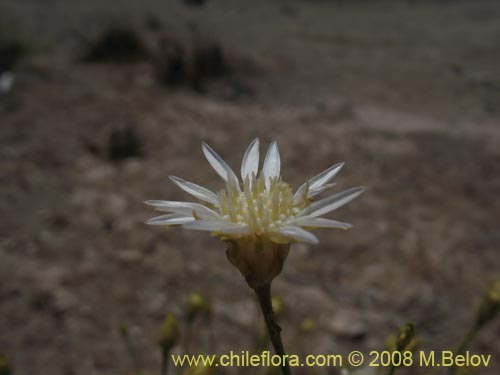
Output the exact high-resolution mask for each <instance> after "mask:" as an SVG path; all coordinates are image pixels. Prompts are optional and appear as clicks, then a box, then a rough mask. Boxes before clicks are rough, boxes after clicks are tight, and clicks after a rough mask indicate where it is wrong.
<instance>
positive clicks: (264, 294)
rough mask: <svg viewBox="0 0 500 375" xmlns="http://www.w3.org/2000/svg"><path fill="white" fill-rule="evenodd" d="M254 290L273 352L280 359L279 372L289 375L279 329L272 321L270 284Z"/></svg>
mask: <svg viewBox="0 0 500 375" xmlns="http://www.w3.org/2000/svg"><path fill="white" fill-rule="evenodd" d="M254 290H255V293H256V294H257V298H258V300H259V304H260V308H261V310H262V315H263V316H264V320H265V322H266V327H267V331H268V333H269V338H270V339H271V343H272V344H273V348H274V352H275V353H276V354H277V355H279V356H280V357H281V359H282V363H281V372H282V374H283V375H291V374H292V373H291V371H290V366H289V364H288V358H287V356H286V353H285V348H284V347H283V342H282V341H281V327H280V326H279V325H278V323H276V321H275V320H274V312H273V305H272V302H271V284H266V285H264V286H261V287H258V288H255V289H254Z"/></svg>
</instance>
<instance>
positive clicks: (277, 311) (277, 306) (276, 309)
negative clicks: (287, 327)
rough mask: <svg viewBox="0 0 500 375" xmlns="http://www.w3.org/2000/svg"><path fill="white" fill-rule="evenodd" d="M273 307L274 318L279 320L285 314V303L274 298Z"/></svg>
mask: <svg viewBox="0 0 500 375" xmlns="http://www.w3.org/2000/svg"><path fill="white" fill-rule="evenodd" d="M271 305H272V306H273V313H274V317H275V318H276V319H278V318H279V317H280V316H281V314H282V313H283V302H282V301H281V298H279V297H273V298H272V299H271Z"/></svg>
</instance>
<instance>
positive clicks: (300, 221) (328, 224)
mask: <svg viewBox="0 0 500 375" xmlns="http://www.w3.org/2000/svg"><path fill="white" fill-rule="evenodd" d="M290 224H293V225H298V226H301V227H314V228H340V229H349V228H352V225H351V224H349V223H343V222H341V221H336V220H330V219H324V218H322V217H311V216H300V217H298V218H296V219H295V220H293V221H292V222H291V223H290Z"/></svg>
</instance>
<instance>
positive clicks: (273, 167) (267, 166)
mask: <svg viewBox="0 0 500 375" xmlns="http://www.w3.org/2000/svg"><path fill="white" fill-rule="evenodd" d="M280 168H281V161H280V152H279V150H278V144H277V143H276V141H274V142H273V143H271V145H270V146H269V149H268V150H267V154H266V158H265V159H264V166H263V167H262V174H263V176H264V180H265V183H266V186H269V179H270V178H273V177H279V175H280Z"/></svg>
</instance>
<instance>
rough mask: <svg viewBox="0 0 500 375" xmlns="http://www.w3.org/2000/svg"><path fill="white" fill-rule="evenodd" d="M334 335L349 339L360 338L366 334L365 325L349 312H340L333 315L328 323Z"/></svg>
mask: <svg viewBox="0 0 500 375" xmlns="http://www.w3.org/2000/svg"><path fill="white" fill-rule="evenodd" d="M330 328H331V329H332V331H333V333H334V334H335V336H337V337H339V338H345V339H349V340H360V339H363V338H364V337H365V336H366V333H367V332H366V326H365V324H364V323H363V322H362V321H360V320H359V319H358V318H357V317H356V316H354V315H353V314H352V313H351V312H342V313H339V314H337V315H335V316H334V318H333V319H332V321H331V323H330Z"/></svg>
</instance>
